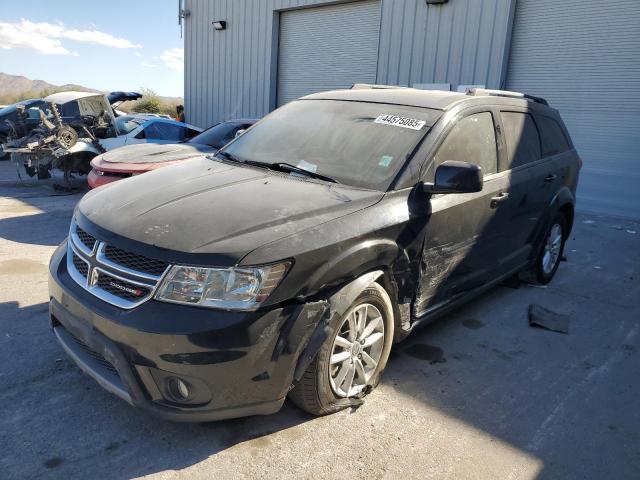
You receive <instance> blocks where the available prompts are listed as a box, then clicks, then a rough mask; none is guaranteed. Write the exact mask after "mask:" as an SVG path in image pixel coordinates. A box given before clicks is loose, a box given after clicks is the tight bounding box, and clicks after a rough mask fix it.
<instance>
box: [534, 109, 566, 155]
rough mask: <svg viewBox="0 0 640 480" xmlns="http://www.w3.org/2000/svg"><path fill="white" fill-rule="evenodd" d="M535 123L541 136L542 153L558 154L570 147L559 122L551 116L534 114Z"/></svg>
mask: <svg viewBox="0 0 640 480" xmlns="http://www.w3.org/2000/svg"><path fill="white" fill-rule="evenodd" d="M536 123H537V124H538V128H539V129H540V136H541V137H542V154H543V155H544V156H545V157H548V156H550V155H558V154H560V153H564V152H566V151H568V150H570V149H571V147H570V146H569V142H568V141H567V137H565V135H564V132H563V131H562V127H560V124H559V123H558V122H557V121H556V120H554V119H553V118H549V117H545V116H543V115H536Z"/></svg>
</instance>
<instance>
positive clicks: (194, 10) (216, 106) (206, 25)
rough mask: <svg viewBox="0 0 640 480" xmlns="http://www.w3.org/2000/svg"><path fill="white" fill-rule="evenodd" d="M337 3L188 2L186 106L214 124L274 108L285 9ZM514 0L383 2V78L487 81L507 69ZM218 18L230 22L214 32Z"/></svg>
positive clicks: (193, 117)
mask: <svg viewBox="0 0 640 480" xmlns="http://www.w3.org/2000/svg"><path fill="white" fill-rule="evenodd" d="M331 3H339V2H335V1H331V0H326V1H321V0H186V2H185V8H187V9H188V10H189V11H190V12H191V14H190V16H189V17H188V18H186V20H185V108H186V115H187V119H188V121H189V122H191V123H194V124H196V125H200V126H203V127H204V126H208V125H211V124H212V123H215V122H216V121H220V120H223V119H228V118H232V117H249V116H261V115H264V114H265V113H268V112H269V111H270V110H271V109H272V108H273V107H274V106H275V101H276V100H275V99H276V96H275V94H276V85H277V43H278V42H277V40H278V18H279V15H278V11H279V10H284V9H290V8H299V7H304V6H317V5H322V4H331ZM512 5H513V0H450V1H449V3H447V4H444V5H431V6H428V5H426V2H425V1H424V0H382V19H381V32H380V45H379V58H378V69H377V77H378V78H377V80H376V81H377V82H378V83H387V84H398V85H413V84H415V83H451V84H453V85H454V87H455V86H456V85H458V84H485V85H487V86H489V87H498V86H499V84H500V81H501V78H502V77H503V72H504V71H505V68H506V65H505V47H506V46H507V45H508V38H510V28H511V18H512V16H511V15H512V13H511V12H512ZM214 20H226V21H227V25H228V28H227V30H225V31H215V30H214V29H213V27H212V25H211V22H212V21H214Z"/></svg>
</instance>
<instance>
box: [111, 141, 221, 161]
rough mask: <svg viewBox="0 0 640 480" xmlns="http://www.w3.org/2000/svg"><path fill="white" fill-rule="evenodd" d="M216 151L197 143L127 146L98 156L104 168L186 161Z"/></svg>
mask: <svg viewBox="0 0 640 480" xmlns="http://www.w3.org/2000/svg"><path fill="white" fill-rule="evenodd" d="M215 151H216V149H215V148H213V147H210V146H208V145H199V144H197V143H166V144H151V143H145V144H140V145H127V146H125V147H122V148H117V149H115V150H112V151H110V152H107V153H105V154H104V155H102V156H100V163H104V164H105V166H108V165H109V164H114V163H162V162H175V161H178V160H186V159H188V158H194V157H199V156H201V155H203V154H207V153H215Z"/></svg>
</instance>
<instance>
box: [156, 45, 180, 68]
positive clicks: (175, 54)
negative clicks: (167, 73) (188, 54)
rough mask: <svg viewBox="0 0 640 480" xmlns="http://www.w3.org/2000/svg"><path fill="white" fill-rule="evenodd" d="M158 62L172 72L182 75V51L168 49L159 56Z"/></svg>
mask: <svg viewBox="0 0 640 480" xmlns="http://www.w3.org/2000/svg"><path fill="white" fill-rule="evenodd" d="M160 60H162V61H163V62H164V64H165V65H166V66H167V67H169V68H170V69H171V70H173V71H174V72H178V73H182V72H183V71H184V49H182V48H170V49H169V50H165V51H163V52H162V55H160Z"/></svg>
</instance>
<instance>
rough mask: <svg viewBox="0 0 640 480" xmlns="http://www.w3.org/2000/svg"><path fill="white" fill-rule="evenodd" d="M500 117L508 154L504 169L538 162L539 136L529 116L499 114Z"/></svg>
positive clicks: (509, 113)
mask: <svg viewBox="0 0 640 480" xmlns="http://www.w3.org/2000/svg"><path fill="white" fill-rule="evenodd" d="M501 115H502V123H503V124H504V129H505V137H506V138H507V149H508V153H509V155H508V159H507V161H508V163H507V165H506V169H507V170H509V169H512V168H516V167H519V166H521V165H526V164H527V163H531V162H535V161H536V160H540V158H541V155H540V136H539V135H538V129H537V128H536V124H535V123H534V122H533V118H532V117H531V115H529V114H528V113H519V112H501Z"/></svg>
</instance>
